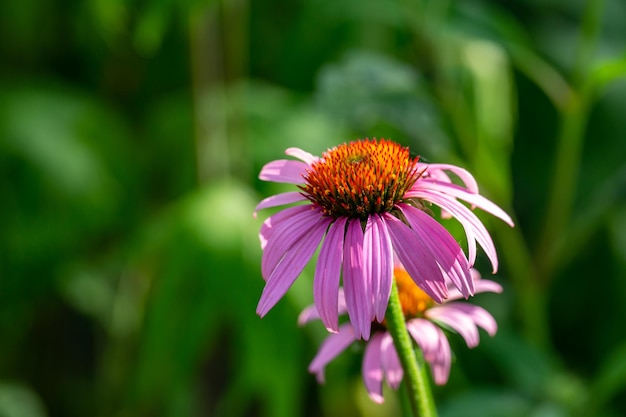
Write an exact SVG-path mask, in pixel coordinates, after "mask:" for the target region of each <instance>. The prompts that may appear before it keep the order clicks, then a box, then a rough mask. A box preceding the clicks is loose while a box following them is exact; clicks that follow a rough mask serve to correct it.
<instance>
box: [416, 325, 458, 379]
mask: <svg viewBox="0 0 626 417" xmlns="http://www.w3.org/2000/svg"><path fill="white" fill-rule="evenodd" d="M406 327H407V330H408V331H409V333H410V334H411V336H412V337H413V339H414V340H415V342H417V344H418V345H419V347H420V349H422V352H423V353H424V359H425V360H426V362H428V363H429V364H430V368H431V371H432V374H433V378H434V380H435V383H436V384H437V385H444V384H445V383H446V382H448V376H449V375H450V366H451V362H452V353H451V351H450V344H449V343H448V339H446V335H445V334H444V333H443V331H442V330H441V329H440V328H439V327H437V326H435V325H434V324H432V323H431V322H429V321H428V320H425V319H412V320H409V321H408V322H407V324H406Z"/></svg>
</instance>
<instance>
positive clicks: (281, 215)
mask: <svg viewBox="0 0 626 417" xmlns="http://www.w3.org/2000/svg"><path fill="white" fill-rule="evenodd" d="M311 209H313V206H296V207H289V208H286V209H284V210H281V211H279V212H278V213H276V214H274V215H273V216H270V217H268V218H267V219H265V221H264V222H263V225H262V226H261V230H260V231H259V240H260V241H261V249H263V250H265V248H266V247H267V242H268V241H269V240H270V239H271V237H272V235H273V234H274V232H275V231H276V230H277V229H278V230H280V228H279V227H278V226H279V225H280V224H283V225H285V224H286V225H288V224H289V222H290V219H291V218H292V217H294V216H298V215H300V214H302V213H305V212H309V211H311Z"/></svg>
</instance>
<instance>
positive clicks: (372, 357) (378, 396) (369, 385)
mask: <svg viewBox="0 0 626 417" xmlns="http://www.w3.org/2000/svg"><path fill="white" fill-rule="evenodd" d="M383 335H384V334H383V333H380V332H379V333H375V334H374V335H373V336H372V339H371V340H370V341H369V342H368V343H367V346H366V347H365V353H364V354H363V382H364V383H365V389H367V394H368V395H369V397H370V398H371V399H372V401H374V402H375V403H378V404H381V403H382V402H384V401H385V400H384V398H383V367H382V363H381V349H380V344H381V342H382V340H383Z"/></svg>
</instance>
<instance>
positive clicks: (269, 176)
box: [259, 159, 309, 184]
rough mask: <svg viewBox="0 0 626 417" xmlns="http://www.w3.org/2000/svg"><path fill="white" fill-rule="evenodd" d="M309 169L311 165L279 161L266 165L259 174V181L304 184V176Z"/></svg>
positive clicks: (284, 160) (285, 160)
mask: <svg viewBox="0 0 626 417" xmlns="http://www.w3.org/2000/svg"><path fill="white" fill-rule="evenodd" d="M308 167H309V165H307V164H305V163H304V162H300V161H290V160H287V159H278V160H276V161H272V162H268V163H267V164H265V166H264V167H263V168H262V169H261V172H260V173H259V179H261V180H263V181H272V182H286V183H290V184H304V175H305V174H306V169H307V168H308Z"/></svg>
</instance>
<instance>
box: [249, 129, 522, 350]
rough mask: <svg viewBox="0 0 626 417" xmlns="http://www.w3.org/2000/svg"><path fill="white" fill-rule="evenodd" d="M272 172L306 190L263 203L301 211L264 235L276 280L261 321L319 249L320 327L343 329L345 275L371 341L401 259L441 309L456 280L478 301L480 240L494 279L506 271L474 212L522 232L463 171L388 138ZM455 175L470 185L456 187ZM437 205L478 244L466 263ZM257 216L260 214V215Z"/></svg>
mask: <svg viewBox="0 0 626 417" xmlns="http://www.w3.org/2000/svg"><path fill="white" fill-rule="evenodd" d="M285 153H286V154H287V155H290V156H292V157H295V158H297V159H299V160H277V161H272V162H270V163H268V164H267V165H265V166H264V167H263V169H262V170H261V173H260V174H259V178H260V179H262V180H265V181H274V182H284V183H291V184H295V185H297V186H298V188H299V189H300V190H299V191H292V192H286V193H282V194H277V195H274V196H271V197H268V198H266V199H265V200H263V201H261V202H260V203H259V205H258V206H257V208H256V211H258V210H260V209H263V208H268V207H275V206H280V205H284V204H291V203H298V202H299V203H305V204H300V205H296V206H293V207H289V208H286V209H284V210H282V211H280V212H278V213H277V214H275V215H273V216H271V217H269V218H268V219H267V220H265V222H264V223H263V226H262V227H261V231H260V234H259V236H260V240H261V248H262V249H263V258H262V264H261V272H262V275H263V278H264V279H265V280H266V285H265V288H264V289H263V293H262V295H261V299H260V300H259V304H258V306H257V314H259V315H260V316H261V317H263V316H265V314H267V312H268V311H269V310H270V309H271V308H272V307H273V306H274V305H275V304H276V303H277V302H278V300H280V298H282V296H283V295H284V294H285V293H286V292H287V290H288V289H289V288H290V287H291V285H292V284H293V282H294V281H295V280H296V278H297V277H298V276H299V275H300V273H301V272H302V270H303V269H304V267H305V265H306V264H307V263H308V262H309V260H310V259H311V257H312V256H313V254H314V253H315V251H316V250H317V248H318V247H319V246H320V243H321V249H320V252H319V257H318V261H317V266H316V269H315V276H314V283H313V298H314V302H315V306H316V308H317V311H319V314H320V319H321V320H322V322H323V323H324V326H326V328H327V329H328V330H329V331H331V332H338V331H339V324H338V312H339V306H338V304H337V303H338V301H337V300H338V292H339V287H340V281H341V277H342V276H343V288H344V293H345V302H346V308H347V312H348V316H349V317H350V321H351V322H352V324H353V329H354V332H355V335H356V337H357V338H363V339H365V340H367V339H369V337H370V330H371V329H370V327H371V326H370V324H371V322H372V321H379V322H380V321H382V320H383V318H384V316H385V311H386V310H387V303H388V301H389V294H390V291H391V282H392V281H391V280H392V276H393V258H394V255H397V256H398V258H399V259H400V261H401V262H402V263H403V264H404V266H405V268H406V269H407V271H408V272H409V274H410V276H411V277H412V279H413V280H414V281H415V283H416V284H417V285H418V286H419V287H420V288H421V289H422V290H423V291H425V292H426V293H427V294H428V296H429V297H430V298H432V299H433V300H434V301H436V302H437V303H441V302H443V300H445V299H446V298H448V296H449V292H448V287H447V285H446V281H447V280H449V281H451V282H452V283H454V285H455V287H456V288H457V289H458V290H459V291H460V293H461V294H462V295H463V297H465V298H467V297H469V296H471V295H473V294H474V292H475V288H474V281H473V280H472V278H471V274H470V268H471V266H472V265H473V264H474V261H475V259H476V242H478V243H479V244H480V245H481V246H482V247H483V249H484V250H485V252H486V254H487V256H488V258H489V259H490V261H491V263H492V265H493V270H494V272H495V271H496V270H497V267H498V260H497V255H496V251H495V248H494V245H493V242H492V240H491V237H490V235H489V233H488V232H487V230H486V229H485V227H484V225H483V224H482V223H481V221H480V220H479V219H478V217H476V215H475V214H474V213H473V212H472V210H470V208H468V207H467V206H466V205H465V204H463V203H462V202H461V201H465V202H467V203H469V204H470V205H471V206H472V208H474V207H479V208H481V209H483V210H485V211H487V212H488V213H491V214H493V215H494V216H496V217H498V218H500V219H502V220H504V221H505V222H507V223H508V224H510V225H513V222H512V220H511V218H510V217H509V216H508V215H507V214H506V213H505V212H504V211H503V210H502V209H500V208H499V207H497V206H496V205H495V204H493V203H492V202H490V201H489V200H487V199H486V198H484V197H482V196H481V195H480V194H478V186H477V184H476V181H475V180H474V178H473V177H472V175H471V174H469V173H468V172H467V171H465V170H464V169H462V168H459V167H456V166H454V165H443V164H423V163H420V162H419V161H418V158H412V157H411V156H410V155H409V150H408V148H404V147H402V146H400V145H398V144H396V143H394V142H391V141H388V140H385V139H381V140H379V141H377V140H375V139H374V140H367V139H366V140H358V141H355V142H350V143H348V144H343V145H339V146H337V147H335V148H332V149H329V150H328V151H326V152H325V153H324V154H323V155H322V157H321V158H319V157H316V156H313V155H311V154H310V153H308V152H305V151H303V150H301V149H297V148H289V149H287V151H286V152H285ZM450 173H452V174H454V176H455V177H457V178H458V179H459V180H460V182H461V184H462V185H458V184H455V183H453V181H452V179H451V177H450V175H449V174H450ZM427 204H434V205H437V206H439V207H440V208H441V209H442V212H443V213H444V215H446V216H452V217H454V218H456V219H457V220H458V221H460V222H461V224H462V225H463V227H464V229H465V233H466V235H467V241H468V254H469V257H466V256H465V254H464V252H463V250H462V249H461V247H460V246H459V244H458V243H457V241H456V240H455V239H454V238H453V237H452V235H450V233H449V232H448V231H447V230H446V229H445V228H444V227H443V226H442V225H441V224H439V223H438V222H437V221H435V220H434V219H433V217H431V216H430V215H429V214H428V212H427V209H426V205H427ZM256 211H255V213H256Z"/></svg>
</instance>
